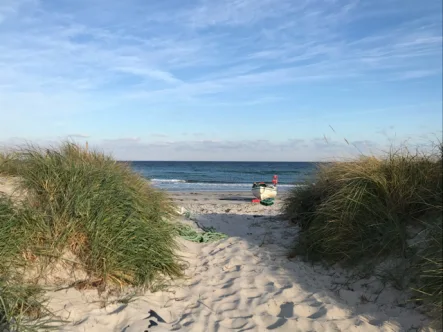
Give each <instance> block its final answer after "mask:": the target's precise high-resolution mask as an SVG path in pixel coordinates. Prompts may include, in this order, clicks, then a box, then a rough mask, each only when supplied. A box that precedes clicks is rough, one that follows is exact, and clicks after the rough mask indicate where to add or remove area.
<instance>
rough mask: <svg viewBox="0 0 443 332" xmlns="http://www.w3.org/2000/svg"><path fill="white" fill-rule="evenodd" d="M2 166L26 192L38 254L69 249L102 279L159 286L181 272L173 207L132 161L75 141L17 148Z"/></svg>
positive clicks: (27, 225) (26, 217)
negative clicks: (137, 171) (133, 168)
mask: <svg viewBox="0 0 443 332" xmlns="http://www.w3.org/2000/svg"><path fill="white" fill-rule="evenodd" d="M2 165H3V166H2V170H3V173H7V174H8V175H12V176H17V177H18V178H19V179H20V186H21V187H22V189H24V191H25V192H26V193H27V194H26V198H25V200H24V201H23V202H22V207H21V210H22V211H21V216H20V218H21V220H22V223H23V225H24V229H25V233H26V237H27V238H28V239H31V241H29V243H30V245H29V247H28V248H27V250H28V251H30V252H32V254H34V255H36V256H38V257H52V258H53V257H60V256H62V255H64V254H65V253H66V252H67V251H68V252H70V253H72V254H74V255H75V257H76V260H77V261H79V263H80V265H81V266H82V269H84V270H85V271H86V272H87V273H88V275H89V278H90V280H94V282H95V283H103V284H107V283H109V282H115V283H117V284H120V285H121V284H131V285H136V286H146V287H154V286H155V285H156V284H158V283H162V282H163V280H164V278H165V277H174V276H180V275H181V267H180V264H179V262H178V259H177V257H176V255H175V253H174V250H175V249H176V242H175V239H174V236H175V232H174V228H173V226H172V225H171V224H170V223H169V222H168V219H169V218H170V217H171V216H172V215H173V211H174V210H173V206H172V205H171V203H170V201H169V200H168V199H167V197H165V195H164V194H163V193H162V192H159V191H157V190H155V189H154V188H152V187H151V186H150V185H149V183H147V182H146V181H145V180H144V179H143V178H142V177H140V176H139V175H137V174H135V173H134V172H132V171H131V169H130V167H129V166H127V165H125V164H122V163H117V162H116V161H114V160H113V159H112V158H110V157H108V156H105V155H103V154H101V153H97V152H86V151H84V150H82V149H81V148H79V147H78V146H77V145H75V144H71V143H65V144H63V145H61V147H59V148H56V149H40V148H37V147H29V148H27V149H23V150H20V151H16V152H15V153H14V155H13V157H9V158H8V159H7V160H6V162H4V163H3V164H2ZM31 243H32V244H31ZM42 261H43V260H42Z"/></svg>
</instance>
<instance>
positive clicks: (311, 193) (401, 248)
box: [283, 144, 443, 314]
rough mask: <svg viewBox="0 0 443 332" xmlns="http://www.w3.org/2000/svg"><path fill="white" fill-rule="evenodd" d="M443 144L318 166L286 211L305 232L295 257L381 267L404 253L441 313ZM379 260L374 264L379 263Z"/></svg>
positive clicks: (418, 290)
mask: <svg viewBox="0 0 443 332" xmlns="http://www.w3.org/2000/svg"><path fill="white" fill-rule="evenodd" d="M442 162H443V159H442V145H441V144H438V145H435V146H434V148H433V149H432V150H426V151H414V152H411V151H410V150H408V149H407V148H401V149H398V150H394V149H392V150H391V151H390V152H388V153H387V154H386V155H383V156H381V157H376V156H360V157H359V158H356V159H354V160H350V161H337V162H333V163H327V164H319V165H318V168H317V171H316V173H315V175H314V178H313V179H312V181H310V182H309V183H306V186H301V187H296V188H294V190H293V191H292V192H291V193H290V194H289V195H288V196H287V198H286V199H285V202H284V208H283V212H284V214H285V215H286V217H287V218H288V219H290V220H291V221H293V222H295V223H298V224H299V225H300V228H301V232H300V234H299V237H298V239H297V241H296V245H295V249H294V254H297V255H303V256H304V257H305V258H306V259H308V260H323V261H326V262H328V263H331V264H333V263H337V262H339V263H343V264H349V265H358V264H360V265H362V264H363V265H370V266H374V267H375V266H376V264H377V262H380V260H382V259H385V258H386V257H393V256H395V257H400V258H401V259H403V261H404V262H406V263H407V264H405V266H407V273H406V274H405V275H406V276H407V279H408V282H407V283H406V285H407V287H408V288H410V289H413V290H414V291H415V294H416V299H420V301H422V302H423V303H425V304H426V305H428V306H430V307H432V309H431V310H433V311H434V312H435V313H436V312H438V313H439V314H440V313H441V310H442V302H441V301H442V278H443V262H442V218H441V216H442V212H443V209H442V201H443V194H442V181H443V178H442V177H443V173H442ZM372 263H373V265H372Z"/></svg>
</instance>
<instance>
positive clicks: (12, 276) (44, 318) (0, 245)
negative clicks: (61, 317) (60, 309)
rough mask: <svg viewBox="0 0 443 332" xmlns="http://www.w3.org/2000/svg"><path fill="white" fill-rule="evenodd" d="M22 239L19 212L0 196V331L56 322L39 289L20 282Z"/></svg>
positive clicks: (32, 328) (22, 330) (21, 331)
mask: <svg viewBox="0 0 443 332" xmlns="http://www.w3.org/2000/svg"><path fill="white" fill-rule="evenodd" d="M26 243H27V239H26V233H25V229H24V227H23V224H22V222H21V219H20V212H18V211H16V209H15V207H14V205H13V203H12V202H11V201H10V200H9V199H8V198H6V197H4V196H0V257H1V259H0V331H3V330H4V331H18V332H32V331H37V330H38V329H49V328H51V327H55V326H56V325H55V324H54V323H56V322H55V321H52V320H51V319H50V315H49V313H48V312H47V310H46V309H45V306H44V300H43V299H42V296H41V295H42V291H41V289H40V288H39V287H37V286H34V285H26V284H24V283H23V280H22V278H21V276H20V274H19V273H17V268H18V267H19V266H21V265H23V264H24V262H23V257H22V253H23V250H24V248H25V246H26Z"/></svg>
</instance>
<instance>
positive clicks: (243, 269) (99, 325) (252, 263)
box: [0, 181, 427, 332]
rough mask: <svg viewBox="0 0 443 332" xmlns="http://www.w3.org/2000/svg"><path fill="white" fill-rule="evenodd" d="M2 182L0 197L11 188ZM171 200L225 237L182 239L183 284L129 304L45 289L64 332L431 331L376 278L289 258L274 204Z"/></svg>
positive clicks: (225, 197)
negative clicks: (216, 239) (201, 240)
mask: <svg viewBox="0 0 443 332" xmlns="http://www.w3.org/2000/svg"><path fill="white" fill-rule="evenodd" d="M4 182H5V181H3V187H2V185H1V183H0V191H9V189H10V186H9V185H10V184H9V183H7V187H8V188H7V189H8V190H6V189H5V183H4ZM174 199H175V200H176V202H177V203H178V204H179V205H180V206H182V207H183V209H182V211H188V212H190V218H191V220H189V219H188V220H185V218H183V221H186V222H188V223H191V224H196V223H197V224H199V225H201V226H213V227H215V228H216V229H217V230H219V231H221V232H224V233H226V234H228V235H229V238H228V239H226V240H223V241H219V242H216V243H210V244H195V243H191V242H186V241H181V244H182V252H181V254H182V255H183V257H184V258H185V260H186V261H188V263H189V267H188V268H187V270H186V273H187V278H186V279H184V280H179V281H177V282H176V283H175V285H173V286H171V287H169V288H168V289H167V290H165V291H161V292H156V293H153V294H152V293H149V294H144V295H143V296H140V297H138V298H136V299H135V300H134V301H132V302H129V303H126V302H125V301H120V302H112V300H113V299H112V298H109V299H107V301H105V300H104V299H103V298H100V297H98V295H97V292H96V291H81V292H80V291H77V290H75V289H72V288H71V289H64V290H59V291H51V292H48V293H47V295H48V296H49V299H50V302H49V305H50V308H51V310H52V311H53V312H54V313H56V314H57V315H59V316H60V317H61V318H63V319H66V320H67V321H69V323H68V324H67V325H66V326H64V327H63V329H62V331H91V332H99V331H103V332H105V331H106V332H109V331H125V332H144V331H149V332H158V331H195V332H210V331H218V332H221V331H268V330H270V331H291V332H294V331H414V330H418V329H419V328H420V327H421V326H423V325H426V324H427V320H426V318H425V317H424V316H423V315H422V314H420V313H419V312H418V311H417V310H416V309H414V306H413V304H412V303H410V302H407V301H406V295H405V294H404V293H402V292H399V291H396V290H394V289H392V288H389V287H388V286H384V285H383V284H382V283H381V282H380V281H379V280H377V279H376V278H373V277H372V278H370V279H360V280H358V278H357V279H355V278H354V279H353V278H352V277H350V276H349V275H348V274H347V273H345V271H343V270H342V269H340V268H334V269H331V268H323V267H321V266H312V265H311V264H309V263H304V262H303V261H302V260H300V259H298V258H295V259H292V260H289V259H288V258H287V257H286V253H287V251H288V248H289V247H290V246H291V244H292V243H293V241H294V239H295V238H296V235H297V232H298V228H297V227H296V226H294V225H291V224H289V223H288V222H286V221H284V220H282V218H280V217H279V216H278V212H279V208H280V206H279V204H278V203H277V204H276V205H274V206H271V207H264V206H261V205H258V204H252V203H250V195H249V194H248V193H244V194H235V195H233V194H229V193H225V194H221V195H220V194H216V193H213V194H210V193H206V194H175V195H174ZM187 214H188V213H187Z"/></svg>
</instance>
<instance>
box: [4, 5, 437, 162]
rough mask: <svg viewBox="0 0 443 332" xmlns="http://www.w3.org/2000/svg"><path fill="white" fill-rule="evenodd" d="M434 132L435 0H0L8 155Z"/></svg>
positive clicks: (292, 150) (286, 154) (363, 140)
mask: <svg viewBox="0 0 443 332" xmlns="http://www.w3.org/2000/svg"><path fill="white" fill-rule="evenodd" d="M441 134H442V1H441V0H425V1H416V0H371V1H363V0H186V1H183V0H164V1H153V0H126V1H119V0H76V1H72V0H0V147H2V148H8V147H11V146H17V145H20V144H23V143H24V142H33V143H37V144H40V145H56V144H57V142H60V141H63V140H71V141H75V142H78V143H80V144H84V143H85V142H86V141H88V142H89V145H90V146H92V147H94V148H95V149H98V150H100V151H104V152H106V153H110V154H112V155H113V156H114V157H115V158H117V159H123V160H259V161H277V160H279V161H318V160H329V159H334V158H338V157H342V156H348V155H353V154H355V153H357V154H359V153H379V152H380V151H385V150H386V149H387V148H388V146H390V145H391V144H394V145H395V144H402V143H404V142H408V143H407V144H411V145H414V146H417V145H423V144H427V143H429V142H430V141H432V140H434V141H435V140H436V138H437V139H438V138H441Z"/></svg>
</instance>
